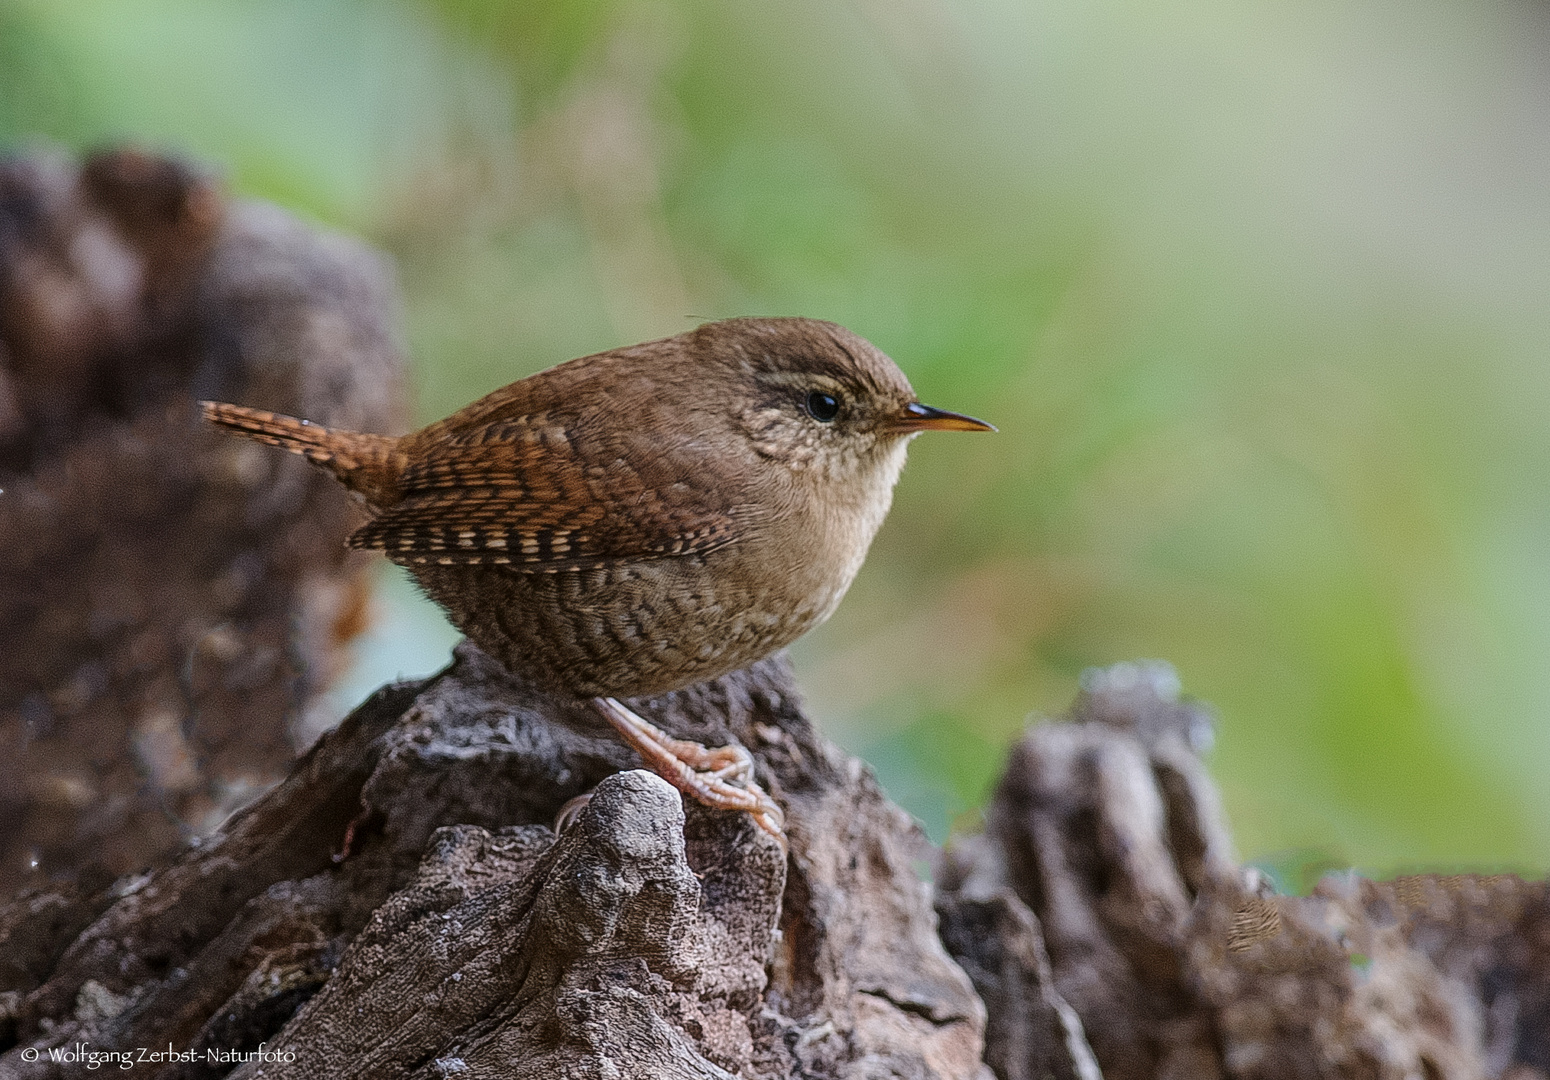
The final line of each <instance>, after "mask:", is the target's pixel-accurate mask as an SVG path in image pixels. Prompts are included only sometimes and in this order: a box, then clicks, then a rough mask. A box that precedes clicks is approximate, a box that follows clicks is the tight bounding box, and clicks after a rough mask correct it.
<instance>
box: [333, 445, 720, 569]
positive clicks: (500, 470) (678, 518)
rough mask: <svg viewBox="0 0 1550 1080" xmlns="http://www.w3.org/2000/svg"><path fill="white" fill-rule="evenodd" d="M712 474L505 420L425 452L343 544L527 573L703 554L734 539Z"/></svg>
mask: <svg viewBox="0 0 1550 1080" xmlns="http://www.w3.org/2000/svg"><path fill="white" fill-rule="evenodd" d="M599 459H601V460H599ZM642 473H648V474H652V473H655V474H660V475H642ZM712 479H713V478H712V477H709V476H701V477H698V478H697V477H695V476H694V475H692V473H690V474H685V473H680V474H678V475H673V474H671V473H670V472H669V471H668V470H666V469H665V468H662V467H660V464H659V463H657V462H650V463H647V466H646V467H645V468H641V469H637V468H632V467H631V466H630V465H629V464H627V463H626V461H625V458H624V456H621V455H618V454H614V453H593V454H586V453H582V452H580V451H579V450H578V448H577V447H576V446H575V445H573V443H572V442H571V441H570V440H568V439H566V438H565V437H564V436H562V435H558V434H557V432H556V429H553V428H549V429H539V428H536V427H535V425H533V424H531V423H515V424H514V423H511V422H509V421H508V422H503V423H500V424H495V425H491V426H490V427H488V428H486V429H483V430H482V431H479V432H468V433H463V434H462V435H461V436H460V437H459V438H457V439H456V440H444V441H442V442H441V443H440V444H439V445H437V446H435V447H433V448H430V449H428V450H427V451H426V452H425V453H424V454H422V455H421V456H420V458H419V460H418V461H417V462H416V463H415V464H414V465H413V466H411V467H410V468H409V469H407V470H405V472H404V474H403V476H402V477H401V478H400V481H399V490H400V498H399V501H398V502H397V503H395V504H394V505H393V506H391V507H389V508H387V509H385V510H384V511H383V512H382V513H381V514H380V515H379V516H378V517H377V518H376V519H375V520H373V521H371V522H368V523H367V524H366V525H364V526H362V527H361V528H360V529H358V530H356V532H355V533H354V534H353V535H352V536H351V537H350V541H349V543H350V546H351V547H353V548H377V549H380V550H382V551H383V552H384V553H386V554H387V555H388V556H390V557H391V558H392V559H394V560H395V561H396V562H401V563H410V564H413V563H439V564H442V565H450V566H456V565H465V566H466V565H487V566H509V567H512V568H513V569H516V570H522V571H527V572H535V573H546V572H557V571H561V570H582V569H591V568H596V567H603V566H611V565H616V564H618V563H621V562H632V561H637V560H641V559H656V558H671V557H674V556H681V555H694V554H704V553H706V552H709V551H712V550H714V549H716V548H718V547H722V546H725V545H726V544H729V543H732V542H734V541H735V540H736V539H737V532H736V522H735V520H734V518H733V515H732V513H731V508H730V507H729V506H728V505H727V504H726V500H725V497H724V496H721V497H718V496H717V489H718V487H720V486H721V485H717V484H715V483H712V482H709V481H710V480H712Z"/></svg>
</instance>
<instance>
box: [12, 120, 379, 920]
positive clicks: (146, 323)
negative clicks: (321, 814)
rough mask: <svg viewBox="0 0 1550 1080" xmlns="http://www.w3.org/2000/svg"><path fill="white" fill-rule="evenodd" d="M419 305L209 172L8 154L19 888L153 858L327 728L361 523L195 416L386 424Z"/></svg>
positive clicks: (362, 261) (119, 155)
mask: <svg viewBox="0 0 1550 1080" xmlns="http://www.w3.org/2000/svg"><path fill="white" fill-rule="evenodd" d="M398 318H399V312H398V300H397V294H396V291H395V289H394V285H393V276H392V272H391V270H390V269H389V267H388V265H387V263H386V262H385V260H383V259H382V258H381V256H379V255H377V254H375V253H373V252H371V251H370V250H368V249H367V248H365V247H364V246H363V245H360V244H358V243H356V242H354V241H351V240H347V239H344V238H342V237H337V236H332V235H329V234H327V233H323V232H320V231H319V230H317V229H315V228H311V227H309V226H306V225H304V224H302V223H301V222H300V221H298V220H296V219H295V218H292V217H290V216H289V215H286V214H283V213H281V212H280V211H278V210H276V209H274V208H273V207H269V206H264V205H259V204H253V203H244V202H232V201H229V200H228V199H226V197H225V196H224V195H223V194H222V192H221V190H220V188H219V186H218V185H217V184H216V183H215V182H214V181H213V180H211V179H210V178H209V177H208V176H207V175H206V174H204V173H203V172H201V171H200V170H198V169H196V168H193V167H191V166H189V165H186V164H184V163H181V162H179V161H176V160H174V159H169V158H161V157H153V156H150V155H147V154H142V153H138V152H135V151H110V152H105V153H102V154H98V155H96V156H94V157H91V158H88V159H87V160H86V161H85V162H84V163H83V164H81V165H79V166H78V165H77V164H76V163H75V162H73V161H70V160H67V159H65V158H63V157H58V156H53V155H50V154H46V153H34V154H29V155H25V156H16V157H10V158H0V745H3V746H4V747H5V748H6V751H5V753H4V754H0V892H4V893H9V892H11V891H12V890H14V889H15V888H17V887H19V886H22V885H25V884H29V883H44V882H47V881H49V880H51V879H53V878H55V877H57V876H59V875H62V874H75V873H78V872H84V873H86V874H87V876H88V877H89V878H90V877H91V876H92V875H96V877H97V878H104V877H105V878H114V877H118V876H119V875H121V874H124V873H126V872H129V871H132V870H136V869H138V868H140V867H143V866H146V865H149V864H151V863H153V862H156V861H157V860H158V859H160V858H161V857H163V856H165V855H167V854H168V853H171V852H173V851H176V850H179V849H181V848H182V847H183V846H184V845H185V844H186V843H187V841H188V840H189V838H190V837H193V836H198V835H201V834H204V833H208V832H209V831H210V830H211V829H213V828H214V827H215V826H216V825H217V824H219V822H220V821H221V820H223V819H224V818H225V817H226V816H227V815H228V814H229V813H230V812H231V811H232V810H233V809H234V808H235V807H236V806H238V805H241V803H243V802H245V801H247V800H250V799H251V798H253V796H254V795H256V794H257V793H259V792H261V791H262V790H264V788H266V787H268V786H269V785H271V784H273V783H275V782H276V781H277V780H279V779H280V778H282V777H283V776H284V775H285V773H286V771H287V770H288V769H289V767H290V765H291V763H292V761H293V760H294V759H295V755H296V752H297V750H298V748H299V745H300V746H304V745H305V743H306V742H310V741H311V738H312V737H313V736H315V735H316V732H317V726H316V724H315V723H314V720H315V718H314V716H313V712H314V710H315V709H317V708H318V707H319V706H320V704H321V694H322V692H323V691H324V690H325V689H326V687H327V684H328V682H329V680H330V679H331V678H332V676H333V675H334V673H335V671H336V669H337V668H338V667H339V666H340V664H341V663H342V662H343V661H344V659H345V653H344V650H343V645H344V642H345V640H346V639H348V638H349V637H350V636H351V635H352V634H353V633H354V632H355V631H356V630H357V629H359V627H360V625H361V623H362V616H363V604H364V601H365V599H366V584H365V581H364V580H363V578H362V573H363V571H364V569H365V568H366V567H367V566H369V561H368V560H367V559H366V558H365V557H363V556H358V555H350V554H348V553H347V552H346V551H345V550H344V547H343V540H344V537H345V535H346V533H347V532H348V531H349V528H350V527H351V525H352V524H353V523H354V522H355V521H356V520H357V517H358V515H357V514H356V512H355V511H353V510H352V509H351V508H350V507H349V505H348V499H347V498H346V497H345V496H344V493H343V492H340V491H338V490H336V489H335V487H334V485H333V484H332V482H331V481H329V480H328V479H327V478H326V477H323V476H318V475H314V474H313V471H312V470H310V469H308V468H307V466H306V465H305V463H303V462H301V461H294V460H287V459H285V457H284V455H281V454H277V453H269V452H266V451H265V450H264V448H262V447H258V446H250V445H243V444H241V443H239V442H238V441H237V440H234V439H231V438H228V437H225V436H223V435H222V434H221V433H219V432H217V431H215V430H213V429H212V428H210V426H209V425H207V424H205V423H204V422H203V421H202V420H201V419H200V417H199V413H198V410H197V408H196V407H195V404H194V403H195V401H196V400H197V399H198V398H199V397H202V396H209V395H211V394H217V393H222V394H228V395H230V396H233V397H237V398H240V399H242V400H245V401H251V402H253V403H255V404H263V405H268V406H271V407H275V408H288V409H296V410H305V411H308V412H310V413H312V414H313V415H315V416H318V417H320V418H324V419H330V420H333V421H335V422H339V423H352V424H359V425H362V426H369V427H389V426H392V425H393V424H394V423H395V422H397V420H398V414H399V412H400V409H401V394H400V391H399V385H398V384H399V377H400V374H401V371H400V369H401V367H402V357H401V353H400V350H399V347H398V343H397V340H396V335H397V329H396V328H397V325H398ZM298 744H299V745H298Z"/></svg>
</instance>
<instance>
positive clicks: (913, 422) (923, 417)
mask: <svg viewBox="0 0 1550 1080" xmlns="http://www.w3.org/2000/svg"><path fill="white" fill-rule="evenodd" d="M883 430H884V431H886V432H888V433H889V434H892V435H905V434H908V433H910V432H913V431H995V430H996V429H995V428H994V427H993V426H991V425H990V424H987V423H985V421H983V420H976V419H974V417H972V416H965V415H963V413H955V412H948V411H947V410H946V409H933V408H932V407H931V406H930V405H922V404H921V403H920V402H918V401H912V402H910V403H909V404H908V405H906V406H904V408H903V409H901V410H899V412H898V413H897V414H895V415H894V416H893V417H891V418H890V419H888V420H887V421H885V422H884V423H883Z"/></svg>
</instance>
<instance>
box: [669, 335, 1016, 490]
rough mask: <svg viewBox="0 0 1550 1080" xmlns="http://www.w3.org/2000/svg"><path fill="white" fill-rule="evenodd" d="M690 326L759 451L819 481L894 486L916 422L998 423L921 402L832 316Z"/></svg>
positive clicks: (939, 426)
mask: <svg viewBox="0 0 1550 1080" xmlns="http://www.w3.org/2000/svg"><path fill="white" fill-rule="evenodd" d="M693 336H694V338H695V341H694V347H695V349H696V351H698V352H700V353H701V355H704V356H707V357H712V358H714V360H715V361H716V362H717V363H716V366H717V367H718V368H720V369H721V371H723V372H724V373H725V377H726V378H727V380H728V392H729V394H730V395H731V396H732V398H733V400H732V402H731V404H732V405H733V408H734V411H735V413H736V416H737V421H738V424H739V426H740V427H741V428H742V430H743V431H744V432H745V433H746V435H747V436H748V438H749V440H750V443H751V445H752V447H753V449H754V451H755V452H756V453H757V454H759V455H760V456H762V457H764V458H767V459H769V460H771V461H774V462H778V463H780V464H782V465H785V466H786V467H787V468H789V469H791V470H793V471H794V472H798V473H805V474H810V475H811V476H812V478H813V479H814V480H817V481H819V482H823V483H827V484H840V485H861V486H863V487H875V486H877V485H883V486H884V487H885V489H891V488H892V486H893V481H894V480H895V479H897V477H898V473H899V468H900V467H901V466H902V464H903V455H904V447H905V445H906V444H907V443H908V442H909V440H910V439H911V438H913V437H914V436H915V435H917V434H919V433H920V432H922V431H994V430H995V428H993V427H991V425H989V424H987V423H985V422H984V421H982V420H976V419H974V418H973V417H969V416H963V415H961V414H959V413H952V412H947V411H945V410H942V409H936V408H932V407H931V406H929V405H923V404H921V403H920V402H919V401H917V400H916V398H915V391H914V390H913V389H912V388H911V387H910V383H909V380H908V379H907V378H905V377H904V372H902V371H900V370H899V366H898V365H897V364H895V363H894V362H893V361H892V360H890V359H889V358H888V357H887V356H886V355H884V353H883V352H882V351H881V350H880V349H878V348H877V347H876V346H875V345H873V344H872V343H871V342H869V341H867V340H866V339H865V338H862V337H859V336H857V335H856V334H853V333H851V332H850V331H849V330H847V329H845V328H844V327H843V326H838V325H836V324H834V323H830V322H822V321H819V320H817V319H796V318H782V319H763V318H744V319H727V320H725V321H723V322H716V323H707V324H706V325H705V326H702V327H700V328H699V329H698V330H696V331H695V332H694V335H693Z"/></svg>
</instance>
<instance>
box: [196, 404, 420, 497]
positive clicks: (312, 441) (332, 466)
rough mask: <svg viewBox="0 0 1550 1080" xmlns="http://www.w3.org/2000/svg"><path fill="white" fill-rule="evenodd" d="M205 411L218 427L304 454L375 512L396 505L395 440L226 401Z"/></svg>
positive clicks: (207, 407)
mask: <svg viewBox="0 0 1550 1080" xmlns="http://www.w3.org/2000/svg"><path fill="white" fill-rule="evenodd" d="M199 407H200V408H201V409H203V410H204V415H205V419H206V420H208V421H210V422H211V423H212V424H218V425H220V426H221V427H224V428H230V429H231V430H232V431H235V432H237V433H238V434H239V435H244V436H246V437H247V438H249V439H253V440H255V441H257V442H261V443H268V444H269V445H270V446H278V447H280V448H281V449H282V450H289V451H290V452H291V453H293V454H300V455H301V456H302V457H304V458H306V459H307V460H308V461H310V462H312V464H314V465H317V466H318V467H320V468H323V469H327V470H328V471H329V472H331V473H333V474H334V475H335V476H336V477H338V478H339V481H340V482H341V483H342V484H344V486H345V487H347V488H349V489H350V490H351V491H353V492H356V493H357V494H359V495H361V496H362V497H364V498H365V500H366V501H367V502H368V503H369V504H371V505H373V506H386V505H388V504H389V503H391V502H392V501H393V498H394V495H393V492H394V489H395V488H396V486H397V485H396V481H397V478H398V472H399V471H400V470H399V464H400V463H399V462H398V461H397V457H398V454H397V445H398V440H397V439H396V438H394V437H392V436H391V435H371V434H367V433H366V432H363V431H340V430H337V429H333V428H326V427H324V426H323V425H321V424H314V423H312V422H311V421H310V420H298V419H296V417H294V416H282V415H281V414H280V413H272V412H266V411H265V410H263V409H250V408H248V407H247V406H245V405H227V404H225V403H224V402H220V401H201V402H200V403H199Z"/></svg>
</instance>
